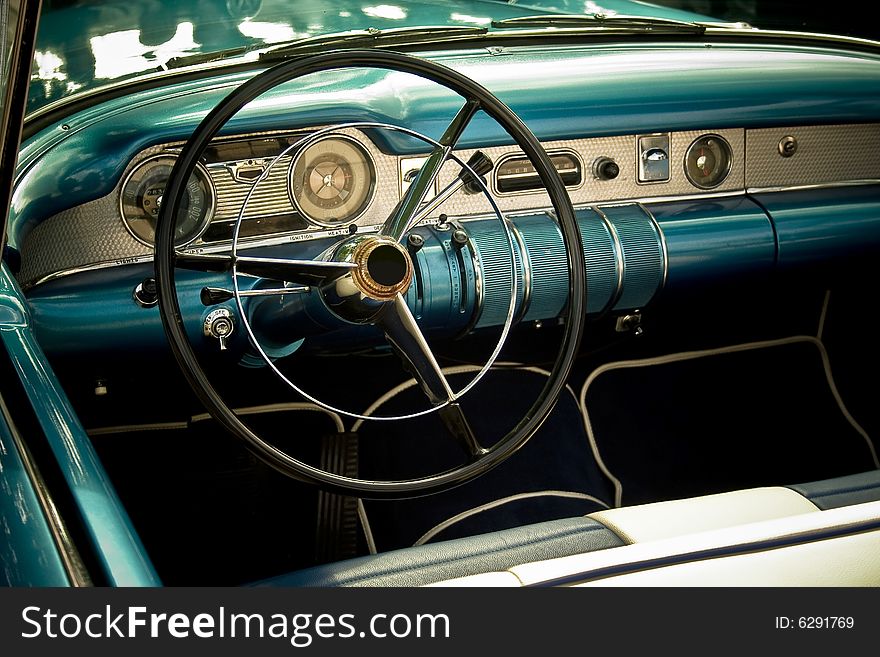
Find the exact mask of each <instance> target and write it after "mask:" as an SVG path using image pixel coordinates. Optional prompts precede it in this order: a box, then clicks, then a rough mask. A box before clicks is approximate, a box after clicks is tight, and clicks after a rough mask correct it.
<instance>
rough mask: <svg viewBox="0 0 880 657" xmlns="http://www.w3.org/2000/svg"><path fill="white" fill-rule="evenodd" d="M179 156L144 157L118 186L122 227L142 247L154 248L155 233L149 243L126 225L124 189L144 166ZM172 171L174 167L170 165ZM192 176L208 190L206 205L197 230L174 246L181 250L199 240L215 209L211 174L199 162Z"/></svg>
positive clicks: (175, 158)
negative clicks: (198, 179) (202, 181)
mask: <svg viewBox="0 0 880 657" xmlns="http://www.w3.org/2000/svg"><path fill="white" fill-rule="evenodd" d="M179 157H180V156H179V155H178V154H177V153H156V154H155V155H150V156H149V157H145V158H144V159H143V160H141V161H140V162H138V163H137V164H135V165H134V166H133V167H132V168H131V170H130V171H129V172H128V173H127V174H126V175H125V178H124V179H123V181H122V184H121V185H120V186H119V198H118V201H117V204H118V205H119V216H120V217H122V225H123V226H125V230H127V231H128V233H129V235H131V236H132V238H134V239H135V240H137V241H138V242H140V243H141V244H143V245H144V246H148V247H150V248H154V247H155V233H154V237H153V241H152V242H149V241H147V240H145V239H143V238H142V237H140V236H138V234H137V233H136V232H135V231H134V229H133V228H132V227H131V226H130V225H129V223H128V217H126V216H125V208H124V205H123V197H124V195H125V188H126V186H127V185H128V183H129V182H130V181H131V179H132V178H133V177H134V174H136V173H137V172H139V171H140V170H141V169H143V168H144V166H145V165H146V164H148V163H149V162H152V161H154V160H160V159H171V160H174V162H177V159H178V158H179ZM171 166H172V169H173V168H174V165H173V164H172V165H171ZM193 175H201V176H202V177H203V179H204V182H205V183H206V187H207V190H208V197H207V199H208V204H207V207H208V209H207V211H206V212H205V218H204V219H202V222H201V224H200V225H199V227H198V230H197V231H195V232H194V233H193V235H192V237H190V238H189V239H187V240H186V241H185V242H181V243H180V244H175V245H174V246H175V248H178V249H182V248H183V247H185V246H188V245H190V244H192V243H193V242H195V241H196V240H197V239H199V238H200V237H201V236H202V235H203V234H204V233H205V231H206V230H208V226H210V225H211V221H212V220H213V219H214V211H215V210H216V209H217V190H216V189H215V188H214V179H213V178H211V174H210V172H209V171H208V169H207V168H206V167H205V165H204V164H202V163H201V162H198V163H196V168H195V170H194V171H193Z"/></svg>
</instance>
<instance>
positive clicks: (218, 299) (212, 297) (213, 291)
mask: <svg viewBox="0 0 880 657" xmlns="http://www.w3.org/2000/svg"><path fill="white" fill-rule="evenodd" d="M311 289H312V288H310V287H306V286H298V287H282V288H269V289H266V290H241V291H240V292H239V293H238V294H239V296H242V297H270V296H274V295H282V294H300V293H303V292H310V291H311ZM234 296H235V293H234V292H233V291H232V290H227V289H225V288H222V287H203V288H202V291H201V293H200V294H199V299H201V301H202V305H203V306H216V305H217V304H218V303H223V302H224V301H229V300H230V299H231V298H233V297H234Z"/></svg>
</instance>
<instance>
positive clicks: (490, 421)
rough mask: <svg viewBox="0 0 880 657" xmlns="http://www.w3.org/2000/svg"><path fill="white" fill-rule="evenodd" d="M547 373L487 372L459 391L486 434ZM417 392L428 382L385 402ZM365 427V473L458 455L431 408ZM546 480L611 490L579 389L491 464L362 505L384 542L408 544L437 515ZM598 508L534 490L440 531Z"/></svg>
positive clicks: (546, 485)
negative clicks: (455, 480)
mask: <svg viewBox="0 0 880 657" xmlns="http://www.w3.org/2000/svg"><path fill="white" fill-rule="evenodd" d="M470 376H472V375H470ZM450 379H451V383H452V385H453V387H454V388H455V387H456V386H458V387H460V386H461V385H463V384H464V383H465V381H466V379H465V378H462V377H460V376H454V377H450ZM545 383H546V378H545V377H544V376H542V375H540V374H536V373H533V372H527V371H522V370H517V371H509V370H508V371H504V370H493V371H492V372H490V373H489V375H487V377H486V379H485V380H484V381H483V382H481V383H480V385H478V386H477V387H475V388H474V389H473V390H472V391H470V392H469V393H468V394H467V395H465V396H464V397H463V399H462V406H463V408H464V410H465V413H466V415H467V417H468V420H469V421H470V423H471V425H472V426H473V428H474V431H475V433H476V435H477V436H478V437H479V438H481V439H485V438H486V437H488V436H492V437H493V439H494V438H497V437H499V436H500V435H502V434H503V433H504V432H505V431H506V430H507V429H508V428H509V427H506V426H501V425H500V424H499V422H500V421H501V420H500V418H504V419H505V421H509V422H510V423H511V425H512V424H513V423H514V422H516V421H518V420H519V419H520V417H521V414H520V412H519V410H520V409H519V406H522V407H523V409H524V408H526V407H527V405H528V404H530V403H531V402H532V401H533V400H534V399H535V397H536V395H537V394H538V392H539V391H540V389H541V388H542V387H543V386H544V384H545ZM420 399H421V400H423V399H424V398H423V396H422V393H421V391H419V390H418V389H415V388H413V389H410V390H408V391H407V392H406V393H403V394H401V395H399V396H398V397H396V398H394V399H392V400H391V401H389V402H388V404H386V405H385V406H383V407H382V409H381V411H382V413H383V414H389V413H391V412H394V411H402V410H405V409H407V408H412V407H411V404H412V403H415V402H418V401H420ZM421 403H422V404H424V402H423V401H421ZM359 433H360V436H361V443H360V444H361V474H362V476H367V477H369V476H377V477H379V476H381V477H385V478H390V477H405V476H415V475H417V474H427V473H429V472H438V471H440V470H442V469H444V468H448V467H452V466H454V465H456V464H458V463H461V453H460V451H459V449H458V447H457V446H456V445H455V444H454V443H453V442H452V440H451V439H449V438H448V437H447V436H446V435H445V430H444V429H443V428H442V425H440V422H439V420H437V418H435V417H433V416H432V415H431V416H427V417H425V418H418V419H415V420H409V421H405V422H371V423H367V424H365V425H364V426H363V427H362V428H361V429H360V431H359ZM549 490H555V491H573V492H580V493H584V494H588V495H592V496H595V497H596V498H598V499H600V500H605V501H609V500H610V499H611V497H610V496H611V488H610V486H609V484H608V482H607V480H606V479H605V478H604V477H603V476H602V474H601V473H600V472H599V470H598V468H597V466H596V464H595V462H594V460H593V458H592V455H591V453H590V450H589V446H588V444H587V441H586V437H585V433H584V431H583V423H582V421H581V418H580V412H579V410H578V407H577V403H576V401H575V397H574V395H573V394H572V393H571V392H569V391H568V390H566V391H565V392H564V393H563V395H562V397H561V398H560V400H559V402H558V403H557V405H556V408H555V409H554V411H553V412H552V414H551V415H550V417H549V418H548V419H547V421H546V422H545V423H544V425H543V426H542V427H541V429H540V430H539V431H538V433H537V434H535V436H533V437H532V439H531V440H530V441H529V442H528V443H527V444H526V445H525V447H523V448H522V449H521V450H520V451H519V452H517V453H516V454H514V455H513V456H512V457H510V458H509V459H508V460H507V461H505V462H504V463H502V464H501V465H500V466H498V467H497V468H495V469H494V470H491V471H490V472H488V473H487V474H485V475H483V476H481V477H479V478H477V479H476V480H474V481H472V482H470V483H468V484H465V485H463V486H460V487H458V488H455V489H453V490H450V491H446V492H444V493H441V494H438V495H433V496H431V497H427V498H418V499H410V500H399V501H376V500H367V501H366V502H365V507H366V510H367V514H368V517H369V520H370V525H371V527H372V530H373V534H374V537H375V541H376V546H377V548H378V549H379V551H380V552H381V551H385V550H390V549H395V548H400V547H407V546H411V545H413V544H414V543H415V542H416V540H418V539H419V538H420V537H421V536H422V535H423V534H424V533H425V532H427V531H428V530H429V529H431V528H432V527H434V526H435V525H437V524H438V523H441V522H442V521H444V520H446V519H448V518H450V517H452V516H455V515H456V514H459V513H461V512H463V511H466V510H468V509H472V508H474V507H477V506H479V505H483V504H486V503H489V502H492V501H494V500H499V499H501V498H504V497H507V496H511V495H516V494H519V493H524V492H534V491H549ZM601 508H603V506H602V505H601V504H597V503H595V502H591V501H589V500H586V499H583V498H579V499H578V498H566V497H559V496H551V495H542V496H540V497H530V498H527V499H521V500H516V501H512V502H510V503H508V504H503V505H500V506H497V507H495V508H492V509H489V510H486V511H485V512H483V513H479V514H476V515H474V516H471V517H469V518H467V519H465V520H462V521H461V522H457V523H455V524H454V525H452V526H451V527H449V528H447V529H445V530H444V531H442V532H440V533H439V534H438V535H437V537H436V540H444V539H452V538H458V537H461V536H471V535H474V534H480V533H485V532H490V531H497V530H500V529H506V528H509V527H516V526H520V525H525V524H530V523H535V522H541V521H544V520H552V519H556V518H566V517H572V516H577V515H584V514H587V513H592V512H594V511H597V510H600V509H601Z"/></svg>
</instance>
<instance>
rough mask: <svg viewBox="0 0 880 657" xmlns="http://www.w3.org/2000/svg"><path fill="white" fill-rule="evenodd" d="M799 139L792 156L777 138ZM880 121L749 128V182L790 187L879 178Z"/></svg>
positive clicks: (757, 184) (747, 134) (754, 184)
mask: <svg viewBox="0 0 880 657" xmlns="http://www.w3.org/2000/svg"><path fill="white" fill-rule="evenodd" d="M787 136H791V137H794V138H795V139H797V151H796V152H795V154H794V155H793V156H791V157H782V156H781V155H780V154H779V148H778V145H779V141H780V140H781V139H782V138H783V137H787ZM878 153H880V124H876V123H871V124H861V125H823V126H805V127H798V128H766V129H764V128H762V129H760V130H748V131H747V132H746V187H749V188H763V187H791V186H797V185H822V184H833V183H840V182H847V181H857V180H872V179H880V157H877V154H878Z"/></svg>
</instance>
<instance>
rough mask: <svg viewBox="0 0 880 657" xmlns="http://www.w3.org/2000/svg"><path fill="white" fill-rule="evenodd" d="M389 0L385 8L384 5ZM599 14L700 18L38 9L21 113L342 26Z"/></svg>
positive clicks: (203, 2) (305, 3)
mask: <svg viewBox="0 0 880 657" xmlns="http://www.w3.org/2000/svg"><path fill="white" fill-rule="evenodd" d="M391 3H393V4H391ZM540 13H547V14H558V13H562V14H585V13H605V14H608V15H614V14H629V15H638V16H655V17H661V18H674V19H679V20H701V19H702V20H705V18H706V17H705V16H700V15H698V14H693V13H689V12H683V11H678V10H674V9H668V8H663V7H656V6H652V5H648V4H645V3H642V2H634V1H630V0H600V1H598V2H592V1H585V0H532V1H531V2H520V3H516V4H509V3H506V2H499V1H493V0H451V1H447V2H443V3H437V2H433V1H429V0H407V1H406V2H400V1H397V0H334V1H333V2H327V1H326V0H325V1H324V2H317V1H314V0H137V1H132V0H124V1H121V0H113V1H111V2H100V3H88V2H76V3H74V4H69V3H63V4H62V3H61V2H46V3H44V9H43V14H42V17H41V19H40V26H39V32H38V36H37V46H36V55H35V58H34V65H33V70H32V75H31V87H30V92H29V98H28V111H29V112H32V111H34V110H37V109H39V108H41V107H43V106H44V105H46V104H48V103H50V102H52V101H54V100H58V99H61V98H64V97H66V96H71V95H74V94H76V93H78V92H80V91H84V90H89V89H92V88H95V87H99V86H102V85H105V84H107V83H110V82H113V81H115V80H121V79H125V78H127V77H132V76H135V75H138V74H140V73H144V72H148V71H151V70H155V69H157V68H159V67H161V66H162V65H163V64H164V63H165V62H167V61H168V60H170V59H172V58H174V57H180V56H186V55H197V54H202V53H205V54H207V53H210V52H215V51H218V50H225V49H228V48H234V47H238V46H249V45H257V46H259V45H263V44H267V45H268V44H272V43H277V42H281V41H287V40H291V39H297V38H302V37H309V36H316V35H320V34H327V33H333V32H342V31H346V30H352V29H362V28H367V27H374V28H377V29H380V30H381V29H387V28H392V27H409V26H417V25H471V26H488V25H489V23H490V22H491V21H492V20H501V19H505V18H513V17H516V16H529V15H535V14H540Z"/></svg>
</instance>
